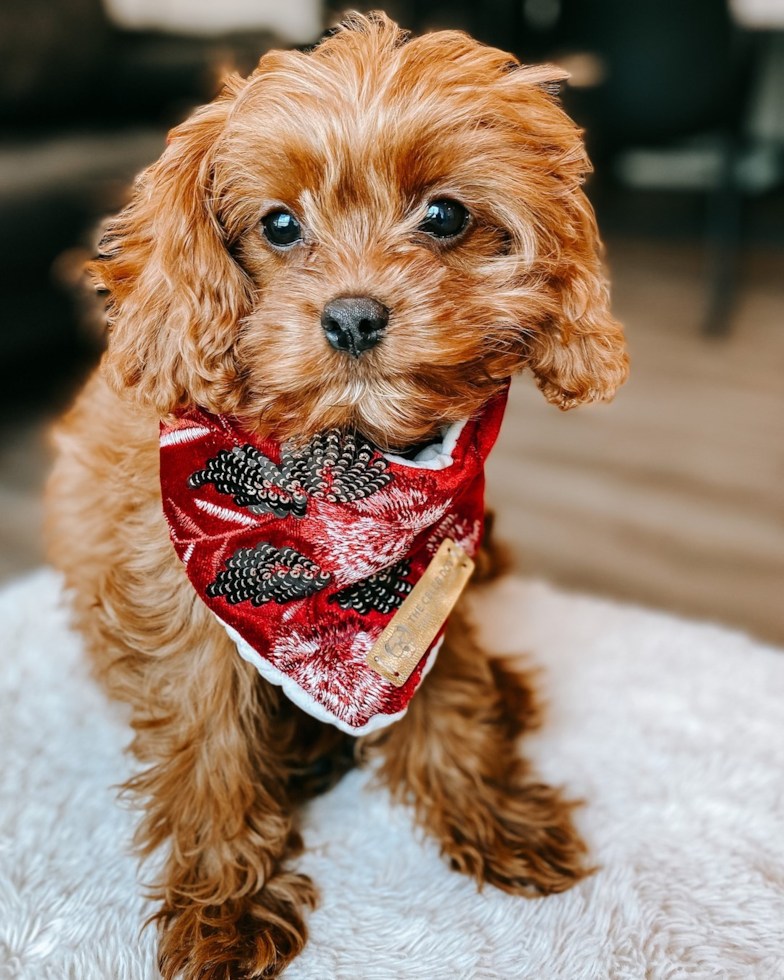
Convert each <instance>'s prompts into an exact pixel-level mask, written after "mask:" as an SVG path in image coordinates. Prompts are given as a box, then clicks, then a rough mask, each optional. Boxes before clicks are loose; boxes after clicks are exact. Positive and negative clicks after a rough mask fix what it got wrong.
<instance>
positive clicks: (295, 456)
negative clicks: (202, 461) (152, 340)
mask: <svg viewBox="0 0 784 980" xmlns="http://www.w3.org/2000/svg"><path fill="white" fill-rule="evenodd" d="M386 470H387V462H386V460H385V459H384V457H383V456H381V454H380V453H378V452H377V450H376V449H375V448H374V447H373V446H372V445H371V444H370V443H369V442H367V441H366V440H364V439H362V438H361V437H360V436H357V435H355V434H354V433H341V432H338V431H337V430H330V431H329V432H325V433H322V434H320V435H317V436H315V437H314V438H313V439H311V441H310V442H308V443H307V444H305V445H303V446H296V444H292V443H284V444H283V446H282V449H281V462H280V466H276V465H275V463H273V462H272V460H271V459H269V458H268V457H267V456H265V455H264V453H262V452H260V451H259V450H258V449H256V448H255V447H254V446H251V445H246V446H243V447H242V448H240V447H239V446H236V447H235V448H234V449H232V450H227V449H221V450H220V452H219V453H218V455H217V456H214V457H212V458H211V459H208V460H207V463H206V465H205V467H204V469H203V470H198V471H197V472H196V473H194V474H193V475H192V476H191V477H190V478H189V480H188V485H189V486H191V487H194V488H196V487H201V486H204V484H205V483H211V484H212V485H213V486H214V487H215V489H216V490H217V491H218V493H225V494H229V495H231V496H232V497H233V499H234V503H235V504H237V505H238V506H240V507H246V508H247V509H248V510H249V511H250V512H251V513H253V514H269V513H272V514H275V516H276V517H285V516H286V515H288V514H292V515H293V516H294V517H304V516H305V513H306V511H307V507H308V497H318V498H320V499H323V500H329V501H330V502H332V503H348V502H350V501H352V500H362V499H364V498H365V497H369V496H370V495H371V494H373V493H376V491H378V490H380V489H381V488H382V487H385V486H386V485H387V484H388V483H389V482H390V480H391V479H392V474H391V473H388V472H387V471H386Z"/></svg>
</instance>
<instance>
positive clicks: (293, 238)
mask: <svg viewBox="0 0 784 980" xmlns="http://www.w3.org/2000/svg"><path fill="white" fill-rule="evenodd" d="M261 227H262V228H263V229H264V237H265V238H266V239H267V241H268V242H269V243H270V244H271V245H277V246H278V247H279V248H285V246H287V245H294V243H295V242H299V241H301V240H302V228H300V224H299V221H297V219H296V218H295V217H294V215H293V214H290V213H289V212H288V211H270V213H269V214H266V215H265V216H264V217H263V218H262V219H261Z"/></svg>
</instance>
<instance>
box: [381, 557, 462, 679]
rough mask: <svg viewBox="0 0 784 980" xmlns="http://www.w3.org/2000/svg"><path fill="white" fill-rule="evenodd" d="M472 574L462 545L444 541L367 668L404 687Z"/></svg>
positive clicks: (396, 616)
mask: <svg viewBox="0 0 784 980" xmlns="http://www.w3.org/2000/svg"><path fill="white" fill-rule="evenodd" d="M473 570H474V563H473V561H472V560H471V559H470V558H469V557H468V555H467V554H466V553H465V552H464V551H463V549H462V548H461V547H460V545H459V544H456V543H455V542H454V541H453V540H452V539H451V538H444V540H443V541H442V542H441V544H440V546H439V548H438V551H437V552H436V553H435V555H434V557H433V560H432V561H431V562H430V564H429V565H428V566H427V568H426V569H425V574H424V575H423V576H422V578H421V579H420V580H419V581H418V582H417V584H416V585H415V586H414V588H413V589H412V590H411V592H410V593H409V595H408V596H407V597H406V599H405V600H404V602H403V605H402V606H401V607H400V609H398V611H397V612H396V613H395V615H394V616H393V617H392V619H391V620H390V622H389V624H388V625H387V627H386V629H385V630H384V632H383V633H382V634H381V636H379V638H378V639H377V640H376V642H375V643H374V644H373V646H372V648H371V650H370V653H368V656H367V663H368V666H369V667H372V668H373V670H375V671H376V673H377V674H381V676H382V677H385V678H386V679H387V680H388V681H391V682H392V683H393V684H394V685H395V687H402V686H403V685H404V684H405V683H406V681H407V680H408V678H409V677H410V676H411V672H412V671H413V669H414V667H416V665H417V664H418V663H419V661H420V660H421V659H422V657H423V656H424V655H425V652H426V651H427V648H428V647H429V646H430V644H431V643H432V642H433V640H434V639H435V638H436V636H437V635H438V631H439V630H440V629H441V627H442V626H443V625H444V623H445V622H446V620H447V617H448V616H449V614H450V613H451V612H452V610H453V609H454V606H455V603H456V602H457V600H458V599H459V598H460V593H461V592H462V591H463V589H464V588H465V587H466V584H467V582H468V580H469V579H470V578H471V573H472V572H473Z"/></svg>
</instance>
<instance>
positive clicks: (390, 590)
mask: <svg viewBox="0 0 784 980" xmlns="http://www.w3.org/2000/svg"><path fill="white" fill-rule="evenodd" d="M410 571H411V563H410V562H408V561H405V560H404V561H399V562H397V564H395V565H391V566H390V567H389V568H385V569H384V570H383V571H381V572H376V574H375V575H370V576H369V577H368V578H363V579H362V580H361V581H360V582H355V583H354V584H353V585H347V586H346V587H345V589H341V590H340V592H336V593H335V594H334V595H332V596H330V597H329V601H330V602H337V604H338V605H339V606H340V608H341V609H355V610H356V611H357V612H358V613H360V614H361V615H363V616H366V615H367V614H368V613H369V612H370V610H371V609H375V610H376V611H377V612H380V613H383V614H384V615H387V614H388V613H391V612H392V610H393V609H399V608H400V606H402V605H403V600H404V599H405V598H406V596H407V595H408V594H409V592H410V591H411V590H412V589H413V585H412V584H411V583H410V582H407V581H406V576H407V575H408V574H409V572H410Z"/></svg>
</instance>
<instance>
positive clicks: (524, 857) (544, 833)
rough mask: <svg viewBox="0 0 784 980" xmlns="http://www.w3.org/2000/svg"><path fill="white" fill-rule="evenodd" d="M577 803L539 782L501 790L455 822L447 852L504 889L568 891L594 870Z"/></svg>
mask: <svg viewBox="0 0 784 980" xmlns="http://www.w3.org/2000/svg"><path fill="white" fill-rule="evenodd" d="M573 808H574V804H573V803H569V802H567V801H565V800H563V799H562V798H561V795H560V793H559V792H558V790H555V789H552V788H551V787H549V786H545V785H543V784H539V783H534V784H530V785H527V786H523V787H520V788H517V789H515V790H504V791H496V792H493V793H491V794H489V797H484V796H483V797H482V799H481V800H480V801H478V805H477V806H476V807H475V809H474V811H473V813H471V814H470V815H468V819H467V820H464V821H461V822H460V823H459V824H455V825H453V828H452V830H453V833H452V835H451V840H449V841H446V842H443V851H444V853H445V854H446V856H447V857H448V858H449V860H450V863H451V865H452V867H453V868H455V869H456V870H458V871H462V872H463V873H464V874H468V875H471V876H472V877H474V878H476V879H477V881H478V882H479V884H480V887H481V885H482V884H483V883H484V882H488V883H489V884H491V885H495V886H496V887H497V888H501V889H503V891H506V892H510V893H512V894H516V895H525V896H527V897H530V898H533V897H537V896H540V895H548V894H551V893H553V892H562V891H566V889H567V888H571V887H572V885H574V884H576V882H578V881H579V880H580V879H581V878H584V877H585V876H586V875H588V874H591V872H592V870H593V869H592V868H588V867H586V865H585V853H586V847H585V844H584V843H583V841H582V839H581V837H580V835H579V834H578V832H577V829H576V828H575V826H574V822H573V820H572V810H573Z"/></svg>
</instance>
